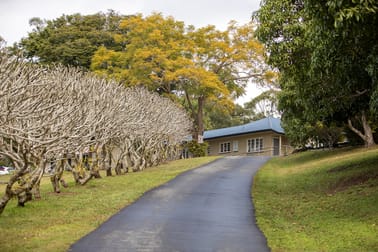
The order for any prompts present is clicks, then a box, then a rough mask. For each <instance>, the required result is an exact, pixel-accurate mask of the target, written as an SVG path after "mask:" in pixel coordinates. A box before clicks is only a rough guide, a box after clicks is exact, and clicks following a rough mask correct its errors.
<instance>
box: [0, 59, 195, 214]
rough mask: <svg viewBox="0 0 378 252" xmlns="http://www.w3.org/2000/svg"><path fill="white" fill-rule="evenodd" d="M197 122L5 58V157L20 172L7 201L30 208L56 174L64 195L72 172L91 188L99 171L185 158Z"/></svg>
mask: <svg viewBox="0 0 378 252" xmlns="http://www.w3.org/2000/svg"><path fill="white" fill-rule="evenodd" d="M190 127H191V121H190V120H189V118H188V116H187V115H186V113H185V111H184V110H183V109H181V108H179V107H177V106H176V105H175V104H174V103H173V102H171V101H170V100H169V99H166V98H163V97H161V96H159V95H158V94H153V93H151V92H149V91H147V90H146V89H143V88H128V89H127V88H124V87H122V86H120V85H118V84H117V83H115V82H113V81H109V80H104V79H99V78H97V77H95V76H93V75H91V74H87V73H83V72H81V71H80V70H78V69H75V68H67V67H63V66H51V67H42V66H39V65H34V64H30V63H28V62H26V61H25V60H23V59H22V58H16V57H9V56H6V54H5V53H4V52H1V53H0V156H2V157H6V158H7V159H9V160H10V161H11V162H12V163H13V166H14V167H15V168H16V171H15V173H14V174H12V176H11V177H10V179H9V181H8V182H7V184H6V189H5V193H4V195H3V196H2V198H1V199H0V214H1V213H2V211H3V210H4V208H5V206H6V205H7V203H8V202H9V200H10V199H11V198H13V197H17V198H18V204H19V205H23V204H24V203H25V202H26V201H28V200H30V199H31V198H32V194H33V193H34V194H35V196H36V197H38V195H39V183H40V181H41V178H42V176H43V175H44V174H45V173H46V170H47V167H49V168H51V169H50V172H51V174H50V175H51V182H52V185H53V187H54V191H55V192H59V186H60V184H63V185H64V180H63V178H62V174H63V170H64V169H65V168H67V169H70V170H72V173H73V176H74V178H75V181H76V182H77V183H78V184H85V183H86V182H88V181H89V180H90V179H91V178H93V177H99V176H100V174H99V170H100V169H106V170H107V174H108V175H111V174H112V168H113V169H115V172H116V173H117V174H121V173H124V172H127V171H128V169H129V168H130V169H132V170H133V171H139V170H142V169H144V168H146V167H149V166H153V165H157V164H159V163H160V162H162V161H164V160H167V159H170V158H174V157H177V155H179V154H178V153H179V146H180V142H181V140H182V139H183V137H184V136H186V135H188V133H189V130H190Z"/></svg>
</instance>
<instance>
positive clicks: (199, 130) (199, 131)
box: [193, 96, 205, 143]
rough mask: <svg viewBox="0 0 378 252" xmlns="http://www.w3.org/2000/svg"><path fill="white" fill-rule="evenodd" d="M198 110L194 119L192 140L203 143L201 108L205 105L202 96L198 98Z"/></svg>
mask: <svg viewBox="0 0 378 252" xmlns="http://www.w3.org/2000/svg"><path fill="white" fill-rule="evenodd" d="M197 101H198V109H197V114H196V118H195V122H196V125H195V129H194V130H195V132H194V134H193V140H195V141H197V143H203V132H204V126H203V107H204V105H205V98H204V97H203V96H200V97H198V99H197Z"/></svg>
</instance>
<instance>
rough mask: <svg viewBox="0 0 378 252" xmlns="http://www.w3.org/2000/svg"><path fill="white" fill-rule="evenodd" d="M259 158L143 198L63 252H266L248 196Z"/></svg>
mask: <svg viewBox="0 0 378 252" xmlns="http://www.w3.org/2000/svg"><path fill="white" fill-rule="evenodd" d="M266 161H267V158H264V157H226V158H222V159H218V160H216V161H214V162H212V163H210V164H208V165H205V166H202V167H200V168H197V169H195V170H192V171H189V172H186V173H184V174H182V175H180V176H178V177H177V178H176V179H174V180H172V181H170V182H168V183H167V184H164V185H162V186H160V187H158V188H156V189H154V190H152V191H150V192H148V193H146V194H145V195H143V196H142V197H141V198H140V199H139V200H138V201H136V202H135V203H134V204H132V205H130V206H128V207H126V208H124V209H123V210H121V211H120V212H119V213H117V214H116V215H114V216H113V217H111V218H110V219H109V220H108V221H106V222H105V223H104V224H102V225H101V226H100V227H99V228H98V229H96V230H95V231H93V232H92V233H90V234H88V235H87V236H85V237H83V238H82V239H81V240H79V241H78V242H77V243H75V244H73V245H72V246H71V248H70V250H69V251H161V252H163V251H164V252H170V251H180V252H181V251H188V252H189V251H190V252H191V251H195V252H197V251H198V252H207V251H209V252H210V251H230V252H234V251H235V252H236V251H248V252H253V251H256V252H261V251H269V249H268V248H267V245H266V240H265V237H264V236H263V235H262V233H261V232H260V230H259V229H258V228H257V226H256V222H255V217H254V209H253V206H252V203H251V198H250V190H251V183H252V177H253V175H254V174H255V172H256V171H257V170H258V168H259V167H260V166H261V165H262V164H263V163H265V162H266Z"/></svg>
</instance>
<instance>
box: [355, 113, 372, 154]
mask: <svg viewBox="0 0 378 252" xmlns="http://www.w3.org/2000/svg"><path fill="white" fill-rule="evenodd" d="M361 124H362V128H363V132H362V131H360V130H358V129H357V128H355V127H354V126H353V124H352V120H351V119H348V127H349V128H350V129H351V130H352V131H353V132H354V133H356V134H357V135H358V136H359V137H361V139H362V140H363V141H364V143H365V147H367V148H369V147H372V146H374V145H375V142H374V137H373V131H372V129H371V127H370V125H369V122H368V120H367V118H366V115H365V112H362V115H361Z"/></svg>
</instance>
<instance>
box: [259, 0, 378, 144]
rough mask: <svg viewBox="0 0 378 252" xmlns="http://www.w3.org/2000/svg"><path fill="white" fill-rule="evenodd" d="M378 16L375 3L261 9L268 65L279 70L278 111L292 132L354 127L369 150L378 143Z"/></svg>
mask: <svg viewBox="0 0 378 252" xmlns="http://www.w3.org/2000/svg"><path fill="white" fill-rule="evenodd" d="M377 11H378V3H377V2H376V1H352V2H351V1H336V0H328V1H319V0H299V1H287V0H285V1H279V0H265V1H263V2H262V7H261V9H260V10H259V11H258V12H257V13H256V14H255V15H254V17H255V18H257V19H258V20H259V21H260V27H259V29H258V31H257V33H258V37H259V38H260V40H261V41H262V42H264V43H265V45H266V46H267V49H268V55H269V58H268V59H269V63H270V64H272V65H273V66H274V67H277V68H278V69H279V70H280V74H281V76H280V87H281V89H282V92H281V93H280V95H279V98H280V100H279V108H280V110H282V111H283V112H284V115H283V121H284V124H285V130H286V131H287V132H290V131H291V132H293V133H294V132H298V133H299V134H300V135H303V136H306V135H308V132H309V131H308V130H307V129H308V128H307V127H302V129H301V127H300V125H301V124H302V125H304V126H306V124H309V125H312V126H313V125H315V124H316V123H318V122H321V123H322V124H326V125H327V126H329V124H330V123H332V122H335V123H337V124H344V125H346V123H347V122H350V123H349V124H348V126H349V128H351V129H352V128H354V130H353V131H354V132H355V133H357V132H359V133H361V134H359V135H360V137H361V138H362V139H363V140H364V142H365V145H366V146H370V145H373V144H374V142H372V141H371V139H372V135H371V131H374V128H375V126H376V123H375V118H376V116H374V115H375V114H376V111H378V110H377V108H378V105H377V104H378V98H377V97H378V90H377V88H378V87H377V62H378V57H377V55H378V53H377V47H378V31H377V29H376V27H378V18H377ZM310 132H311V131H310ZM308 137H310V136H308ZM297 138H299V139H301V140H304V139H302V137H301V136H300V137H297ZM305 138H306V137H305Z"/></svg>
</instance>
